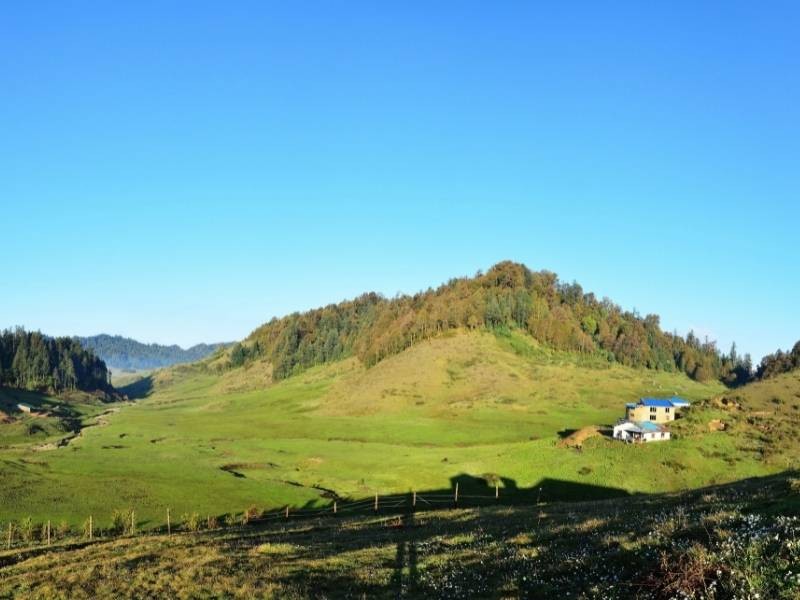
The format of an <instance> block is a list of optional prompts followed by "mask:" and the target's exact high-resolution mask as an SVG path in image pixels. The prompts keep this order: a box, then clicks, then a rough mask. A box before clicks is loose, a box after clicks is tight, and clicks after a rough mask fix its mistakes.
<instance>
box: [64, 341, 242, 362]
mask: <svg viewBox="0 0 800 600" xmlns="http://www.w3.org/2000/svg"><path fill="white" fill-rule="evenodd" d="M77 339H78V341H79V342H80V343H81V345H82V346H83V347H84V348H87V349H90V350H92V351H93V352H94V353H95V354H96V355H97V356H99V357H100V358H101V359H103V360H104V361H105V363H106V364H107V365H109V367H110V368H112V369H119V370H150V369H160V368H163V367H170V366H172V365H176V364H182V363H190V362H195V361H198V360H202V359H204V358H206V357H207V356H210V355H212V354H213V353H214V352H216V351H217V350H218V349H220V348H224V347H225V346H228V345H229V344H227V343H217V344H196V345H194V346H191V347H190V348H186V349H183V348H181V347H180V346H178V345H174V344H173V345H171V346H163V345H161V344H143V343H142V342H138V341H136V340H134V339H131V338H126V337H122V336H120V335H107V334H100V335H94V336H90V337H79V338H77Z"/></svg>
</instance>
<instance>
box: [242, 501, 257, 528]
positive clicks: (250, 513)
mask: <svg viewBox="0 0 800 600" xmlns="http://www.w3.org/2000/svg"><path fill="white" fill-rule="evenodd" d="M259 517H261V509H260V508H258V507H257V506H256V505H254V504H253V505H250V506H249V507H247V510H245V511H244V515H243V516H242V523H244V524H245V525H247V524H248V523H249V522H250V521H253V520H254V519H258V518H259Z"/></svg>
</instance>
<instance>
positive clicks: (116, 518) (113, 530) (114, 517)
mask: <svg viewBox="0 0 800 600" xmlns="http://www.w3.org/2000/svg"><path fill="white" fill-rule="evenodd" d="M108 532H109V533H110V534H111V535H120V534H122V533H124V532H125V513H124V512H123V511H121V510H115V511H114V512H113V513H111V527H109V528H108Z"/></svg>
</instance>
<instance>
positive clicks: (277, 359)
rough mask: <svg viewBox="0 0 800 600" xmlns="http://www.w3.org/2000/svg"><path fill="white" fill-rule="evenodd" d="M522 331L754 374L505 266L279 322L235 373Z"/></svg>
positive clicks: (250, 343) (600, 349) (282, 372)
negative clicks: (467, 333) (460, 334)
mask: <svg viewBox="0 0 800 600" xmlns="http://www.w3.org/2000/svg"><path fill="white" fill-rule="evenodd" d="M503 327H506V328H519V329H521V330H523V331H525V332H527V333H528V334H529V335H530V336H532V337H533V338H535V339H536V340H538V341H539V342H541V343H543V344H545V345H547V346H550V347H552V348H556V349H560V350H567V351H573V352H578V353H592V354H597V355H602V356H604V357H606V358H607V359H608V360H609V361H614V362H619V363H622V364H624V365H629V366H634V367H646V368H650V369H662V370H666V371H683V372H685V373H686V374H687V375H689V376H690V377H692V378H694V379H696V380H699V381H706V380H710V379H714V378H720V379H723V380H725V381H726V382H728V383H737V382H743V381H746V380H747V379H748V378H749V377H750V367H749V357H747V356H745V357H743V358H739V357H737V356H736V355H735V352H732V353H731V355H724V354H722V353H720V352H719V351H718V350H717V348H716V346H715V344H714V342H709V341H701V340H699V339H697V337H696V336H694V335H693V334H692V333H689V335H688V336H687V337H686V338H683V337H681V336H678V335H675V334H670V333H666V332H664V331H662V330H661V327H660V324H659V317H658V316H657V315H647V316H645V317H642V316H640V315H639V314H637V313H635V312H630V311H625V310H623V309H622V308H620V307H619V306H617V305H616V304H614V303H613V302H611V301H610V300H608V299H605V298H604V299H602V300H601V299H598V298H596V297H595V295H594V294H592V293H587V292H585V291H584V290H583V288H581V286H580V285H578V284H577V283H563V282H560V281H559V280H558V277H557V276H556V275H555V274H554V273H551V272H548V271H539V272H535V271H531V270H530V269H528V268H527V267H526V266H525V265H522V264H518V263H513V262H502V263H499V264H497V265H495V266H494V267H492V268H491V269H490V270H489V271H488V272H487V273H485V274H483V273H480V272H479V273H478V274H477V275H475V276H474V277H463V278H458V279H451V280H450V281H449V282H447V283H446V284H444V285H442V286H440V287H439V288H437V289H435V290H434V289H429V290H427V291H425V292H420V293H418V294H415V295H413V296H407V295H404V296H398V297H395V298H391V299H387V298H385V297H383V296H381V295H378V294H374V293H369V294H364V295H362V296H360V297H358V298H356V299H354V300H350V301H346V302H342V303H340V304H335V305H330V306H326V307H324V308H320V309H316V310H311V311H309V312H305V313H302V314H300V313H295V314H292V315H289V316H286V317H283V318H281V319H273V320H272V321H270V322H269V323H266V324H265V325H263V326H261V327H259V328H258V329H256V330H255V331H254V332H253V333H252V334H251V335H250V336H249V337H248V338H247V340H245V342H244V343H243V344H236V345H235V346H234V347H233V348H232V350H231V363H232V365H233V366H238V365H240V364H242V363H243V362H246V361H248V360H250V359H251V358H253V357H256V356H262V357H267V358H269V359H270V360H271V362H272V364H273V377H274V378H276V379H281V378H284V377H287V376H289V375H291V374H293V373H296V372H299V371H301V370H302V369H304V368H306V367H309V366H311V365H314V364H319V363H323V362H327V361H331V360H337V359H340V358H343V357H346V356H350V355H355V356H357V357H358V358H359V359H360V360H361V361H363V362H364V363H365V364H367V365H371V364H375V363H376V362H378V361H380V360H381V359H383V358H385V357H387V356H390V355H392V354H396V353H398V352H401V351H403V350H404V349H405V348H408V347H409V346H411V345H413V344H414V343H416V342H418V341H419V340H422V339H425V338H430V337H433V336H438V335H442V334H445V333H446V332H448V331H450V330H453V329H457V328H464V329H476V328H503Z"/></svg>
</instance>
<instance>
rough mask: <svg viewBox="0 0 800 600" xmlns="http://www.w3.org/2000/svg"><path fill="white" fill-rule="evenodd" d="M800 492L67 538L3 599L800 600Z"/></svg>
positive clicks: (8, 573)
mask: <svg viewBox="0 0 800 600" xmlns="http://www.w3.org/2000/svg"><path fill="white" fill-rule="evenodd" d="M797 477H798V475H797V473H795V474H789V473H787V474H782V475H779V476H773V477H768V478H759V479H754V480H748V481H742V482H737V483H736V484H732V485H725V486H718V487H714V488H706V489H702V490H697V491H693V492H688V493H681V494H670V495H659V496H636V497H629V498H619V499H615V500H614V501H613V502H581V503H569V504H564V503H558V502H546V501H542V502H537V501H536V500H532V501H530V502H529V503H527V504H526V505H525V506H520V507H508V506H500V507H492V508H481V509H476V508H466V509H457V510H454V509H451V510H439V511H435V512H430V511H424V510H423V509H420V510H419V511H417V512H411V511H410V509H409V508H408V505H407V504H406V505H405V508H404V509H393V510H391V509H389V510H383V511H380V512H379V514H377V515H369V516H352V515H339V516H337V517H334V516H333V515H332V514H328V515H327V516H324V517H317V518H291V519H290V520H286V519H283V518H280V517H278V518H277V519H272V520H264V521H263V522H259V523H252V522H251V523H250V524H249V525H248V526H245V527H242V526H238V527H237V526H232V525H228V526H225V527H222V525H223V524H222V523H221V522H215V521H211V522H210V523H209V522H207V521H206V520H205V519H203V522H202V523H200V524H199V527H200V528H201V530H202V531H200V532H198V533H192V532H190V531H188V530H187V529H186V527H185V526H184V525H181V526H180V527H179V525H178V524H175V525H174V529H173V530H172V531H173V533H172V535H171V536H167V535H165V533H164V532H163V531H162V532H161V534H160V535H155V536H154V535H142V531H141V530H138V531H137V532H128V534H127V536H126V537H122V538H119V537H116V536H115V537H113V538H108V537H107V538H105V539H102V538H101V539H99V540H95V541H93V542H89V541H88V540H86V539H85V537H84V536H83V535H82V534H81V533H80V532H75V531H74V530H73V531H68V530H66V529H63V528H62V529H59V531H57V532H56V533H54V534H53V537H54V546H53V547H51V548H46V547H44V544H43V542H41V541H39V542H29V543H28V544H27V545H28V547H29V549H28V550H23V551H18V550H12V551H5V550H0V597H3V598H4V597H12V596H13V597H16V598H44V597H46V598H96V597H115V598H118V597H140V598H145V597H147V598H151V597H153V598H155V597H184V598H186V597H225V598H290V599H291V598H307V597H319V598H323V597H324V598H425V599H430V598H443V599H444V598H448V599H449V598H553V599H561V598H567V597H569V598H583V599H589V598H604V599H608V600H613V599H629V598H642V599H644V598H653V599H667V598H763V599H766V598H769V599H771V600H781V599H783V600H791V599H795V598H797V597H799V596H800V577H798V574H797V565H798V564H800V545H798V543H797V540H798V539H800V521H798V520H797V516H796V515H798V514H799V513H800V479H798V478H797ZM209 525H210V528H209ZM192 529H194V526H192Z"/></svg>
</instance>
